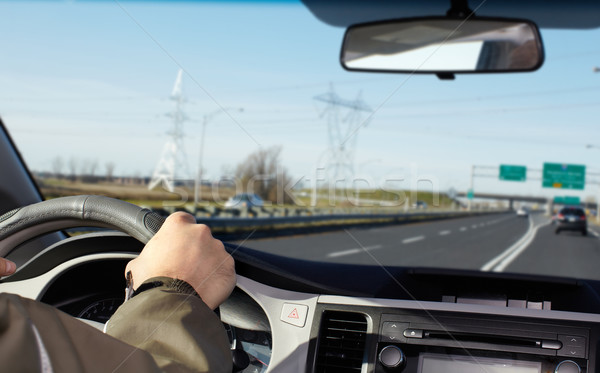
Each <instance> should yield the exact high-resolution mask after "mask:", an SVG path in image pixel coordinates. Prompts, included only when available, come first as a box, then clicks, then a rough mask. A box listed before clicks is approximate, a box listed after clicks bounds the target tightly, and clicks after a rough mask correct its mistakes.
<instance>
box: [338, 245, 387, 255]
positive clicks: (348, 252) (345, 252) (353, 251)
mask: <svg viewBox="0 0 600 373" xmlns="http://www.w3.org/2000/svg"><path fill="white" fill-rule="evenodd" d="M377 249H381V245H372V246H365V247H362V248H359V247H357V248H354V249H348V250H342V251H334V252H332V253H329V254H327V257H328V258H337V257H339V256H345V255H352V254H358V253H361V252H364V251H371V250H377Z"/></svg>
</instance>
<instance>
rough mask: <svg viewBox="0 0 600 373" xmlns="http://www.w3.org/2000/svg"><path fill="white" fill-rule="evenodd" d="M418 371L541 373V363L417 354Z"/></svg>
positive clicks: (434, 372)
mask: <svg viewBox="0 0 600 373" xmlns="http://www.w3.org/2000/svg"><path fill="white" fill-rule="evenodd" d="M418 372H419V373H541V372H542V363H541V362H535V361H519V360H508V359H496V358H489V357H477V356H460V355H436V354H421V355H419V370H418Z"/></svg>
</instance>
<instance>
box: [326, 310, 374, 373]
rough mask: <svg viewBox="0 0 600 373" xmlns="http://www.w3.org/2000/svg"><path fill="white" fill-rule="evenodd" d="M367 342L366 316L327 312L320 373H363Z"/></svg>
mask: <svg viewBox="0 0 600 373" xmlns="http://www.w3.org/2000/svg"><path fill="white" fill-rule="evenodd" d="M366 338H367V318H366V317H365V315H363V314H360V313H353V312H341V311H325V312H324V313H323V318H322V319H321V329H320V332H319V344H318V346H317V362H316V372H317V373H342V372H344V373H346V372H350V373H352V372H360V371H361V369H362V365H363V360H364V356H365V342H366Z"/></svg>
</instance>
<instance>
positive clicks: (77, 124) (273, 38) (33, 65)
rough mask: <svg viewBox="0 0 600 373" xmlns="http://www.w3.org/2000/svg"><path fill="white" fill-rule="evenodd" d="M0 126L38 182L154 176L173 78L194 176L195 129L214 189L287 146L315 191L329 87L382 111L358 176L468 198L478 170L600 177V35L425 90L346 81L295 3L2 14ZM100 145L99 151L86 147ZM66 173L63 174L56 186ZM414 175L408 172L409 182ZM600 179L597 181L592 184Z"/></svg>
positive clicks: (564, 40) (331, 41) (510, 187)
mask: <svg viewBox="0 0 600 373" xmlns="http://www.w3.org/2000/svg"><path fill="white" fill-rule="evenodd" d="M0 12H1V13H2V14H3V16H4V17H3V22H2V23H1V24H0V35H2V37H1V38H0V46H1V50H2V53H3V57H2V58H1V59H0V115H1V116H2V119H3V120H4V122H5V124H6V125H7V127H8V128H9V130H10V131H11V133H12V135H13V137H14V138H15V141H16V142H17V144H18V146H19V147H20V148H21V150H22V153H23V154H24V156H25V159H26V161H27V162H28V164H29V165H30V167H31V168H32V169H34V170H50V169H51V162H52V159H53V158H55V157H57V156H61V157H62V158H63V159H64V161H65V162H67V161H68V160H69V159H70V158H77V159H79V160H81V161H83V160H97V161H98V162H99V164H100V167H99V173H101V172H103V171H102V169H103V165H104V164H106V163H107V162H111V161H112V162H115V163H116V164H117V168H116V170H115V171H116V173H117V174H141V175H146V174H150V173H151V172H152V170H153V168H154V166H155V164H156V162H157V161H158V156H159V154H160V150H161V149H162V146H163V143H164V141H165V133H166V132H167V130H168V129H169V126H170V122H169V119H168V118H167V117H166V116H165V115H164V114H165V113H167V112H169V111H170V110H171V109H172V102H171V101H170V100H169V99H168V97H169V94H170V92H171V89H172V86H173V83H174V80H175V77H176V74H177V71H178V69H179V68H180V67H181V68H184V69H185V71H186V72H187V75H186V77H185V80H184V84H185V86H184V89H185V92H186V95H187V97H188V103H187V104H186V112H187V114H188V115H189V117H190V118H191V119H192V121H189V122H187V123H186V127H185V130H186V133H187V134H188V136H187V139H186V151H187V153H188V158H189V165H190V168H192V169H193V168H195V167H196V160H197V155H198V152H197V144H198V143H199V141H200V138H199V136H200V128H201V125H200V123H201V120H202V116H203V115H204V114H206V113H210V112H213V111H215V110H217V109H218V108H219V107H220V106H221V107H243V108H244V112H242V113H233V114H232V116H233V118H234V119H235V121H233V120H231V119H230V118H228V117H227V116H226V115H218V116H215V117H214V119H213V121H211V123H210V124H209V126H208V127H207V138H206V149H205V162H204V165H205V169H206V174H207V175H208V176H212V177H218V176H219V175H220V174H221V173H222V171H223V170H225V169H231V168H233V167H235V165H237V164H238V163H239V162H241V161H242V160H243V159H244V157H245V156H246V155H247V154H249V153H251V152H252V151H254V150H256V149H258V146H259V145H260V146H264V147H269V146H274V145H280V146H282V148H283V153H282V157H283V159H282V160H283V164H284V165H285V166H286V167H287V168H288V169H289V170H290V171H291V173H292V175H294V176H295V177H297V178H299V177H302V176H308V175H310V174H311V172H312V170H313V169H314V167H315V165H316V163H317V160H318V158H319V155H320V154H322V153H323V152H324V151H325V150H326V148H327V145H328V141H327V123H326V121H325V119H324V118H320V117H319V110H321V109H322V107H320V106H319V104H318V103H317V102H316V101H315V100H314V99H313V97H314V96H316V95H319V94H322V93H325V92H327V90H328V89H329V84H330V83H333V84H334V87H335V90H336V92H337V93H338V94H339V95H340V96H342V97H344V98H347V99H353V98H355V97H356V96H357V95H358V94H359V92H360V93H361V95H362V97H363V98H364V100H365V101H366V102H367V103H368V104H369V105H370V106H371V107H372V108H377V111H376V112H375V113H374V114H373V117H372V119H371V121H370V123H369V125H368V126H367V127H365V128H363V129H361V131H360V132H359V135H358V140H357V150H356V168H357V172H358V173H359V174H360V176H362V177H365V178H367V179H369V180H370V181H371V182H372V183H374V184H376V183H380V182H381V180H383V179H384V178H386V177H390V176H398V175H399V174H401V175H404V176H405V177H407V178H408V176H409V175H408V174H409V173H410V172H411V171H410V170H415V168H416V169H418V171H417V173H418V174H419V175H425V176H427V175H430V176H432V177H433V178H435V179H437V180H438V183H439V187H440V188H441V189H443V190H446V189H447V188H449V187H454V188H456V189H459V190H463V189H465V188H466V187H467V186H468V182H469V180H468V179H469V171H470V167H471V165H473V164H477V165H499V164H517V165H525V166H528V167H530V168H532V169H534V168H535V169H541V167H542V164H543V162H557V163H575V164H585V165H586V166H587V167H588V169H589V170H590V171H595V172H600V149H596V150H594V149H591V150H590V149H586V148H585V145H586V144H588V143H592V144H598V145H600V126H599V125H598V124H599V123H598V118H599V117H600V115H599V114H600V73H597V74H594V73H593V72H592V68H593V67H594V66H600V47H599V46H598V45H600V44H599V43H598V40H600V32H599V31H598V30H592V31H589V30H586V31H568V32H564V31H556V30H542V37H543V39H544V42H545V44H546V55H547V59H546V63H545V64H544V66H543V67H542V68H541V70H540V71H538V72H536V73H533V74H500V75H477V76H467V75H460V76H458V77H457V79H456V80H455V81H440V80H438V79H437V78H435V77H433V76H410V77H409V76H407V75H392V74H366V73H349V72H346V71H344V70H343V69H342V67H341V66H340V64H339V62H338V59H339V49H340V45H341V39H342V36H343V32H344V30H343V29H341V28H334V27H331V26H328V25H324V24H322V23H320V22H319V21H317V20H316V19H315V18H314V17H313V16H312V15H311V14H310V13H309V12H308V10H306V9H305V8H304V7H303V6H302V5H300V4H296V3H293V2H285V3H277V4H275V5H273V4H269V3H265V2H263V3H260V4H258V5H252V4H241V3H226V4H224V5H223V4H217V3H191V2H180V3H176V4H174V5H173V4H168V6H167V5H165V4H161V3H158V2H150V3H146V2H124V3H117V2H111V1H106V2H103V1H100V2H83V3H78V2H28V1H27V2H21V1H19V2H7V1H3V2H0ZM91 140H93V141H91ZM65 171H66V170H65ZM413 173H414V172H413ZM598 179H600V177H599V178H598ZM475 185H476V190H482V191H490V192H500V191H502V192H504V191H506V192H511V193H517V194H540V193H541V194H557V195H565V194H567V195H581V196H587V195H597V194H598V186H590V187H588V188H587V190H586V191H585V192H584V193H576V192H571V191H556V190H548V189H542V188H541V187H540V182H537V181H536V182H534V181H531V182H526V183H509V182H499V181H497V180H495V179H493V178H488V179H476V181H475Z"/></svg>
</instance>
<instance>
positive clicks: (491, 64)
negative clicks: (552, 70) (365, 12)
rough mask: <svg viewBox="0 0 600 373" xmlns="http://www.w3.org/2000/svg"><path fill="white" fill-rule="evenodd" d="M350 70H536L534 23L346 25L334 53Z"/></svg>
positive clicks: (538, 42)
mask: <svg viewBox="0 0 600 373" xmlns="http://www.w3.org/2000/svg"><path fill="white" fill-rule="evenodd" d="M340 61H341V63H342V66H343V67H344V68H345V69H346V70H351V71H371V72H394V73H420V74H438V76H447V75H451V74H455V73H498V72H523V71H534V70H537V69H538V68H539V67H540V66H541V65H542V63H543V62H544V49H543V46H542V39H541V36H540V33H539V30H538V27H537V26H536V25H535V24H534V23H533V22H531V21H527V20H519V19H503V18H487V17H473V18H467V19H458V18H448V17H427V18H411V19H400V20H392V21H383V22H375V23H366V24H358V25H354V26H350V27H349V28H348V29H347V30H346V34H345V36H344V42H343V45H342V52H341V56H340Z"/></svg>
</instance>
